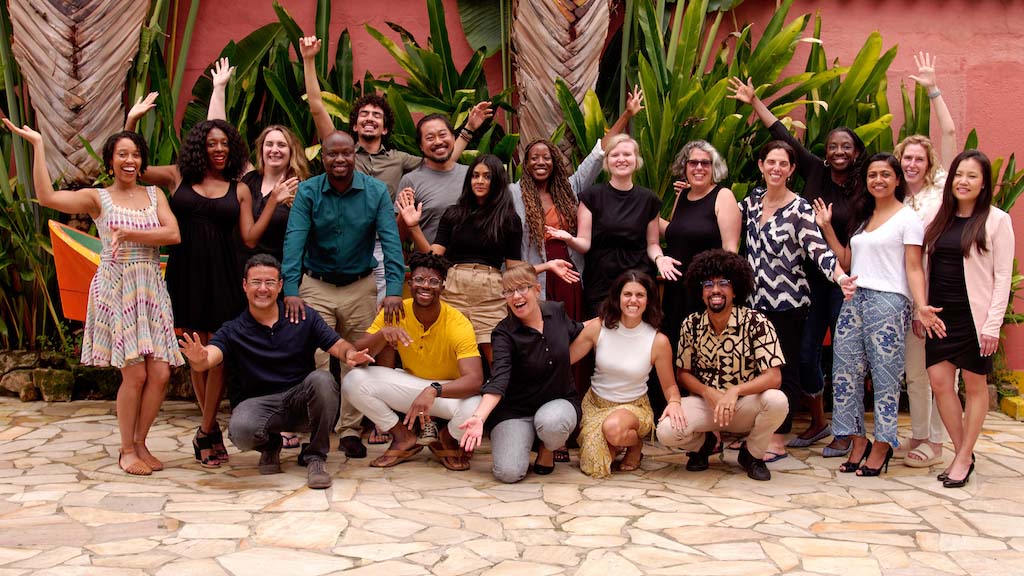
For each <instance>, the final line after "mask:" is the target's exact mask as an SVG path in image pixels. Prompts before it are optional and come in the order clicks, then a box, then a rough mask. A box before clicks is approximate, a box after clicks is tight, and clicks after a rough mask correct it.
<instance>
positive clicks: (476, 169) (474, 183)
mask: <svg viewBox="0 0 1024 576" xmlns="http://www.w3.org/2000/svg"><path fill="white" fill-rule="evenodd" d="M470 178H471V180H470V183H469V185H470V187H471V188H472V189H473V196H475V197H476V201H477V203H478V204H483V203H484V200H486V199H487V195H488V194H490V192H491V169H490V168H488V167H487V165H486V164H484V163H483V162H481V163H479V164H477V165H476V166H473V174H472V176H471V177H470Z"/></svg>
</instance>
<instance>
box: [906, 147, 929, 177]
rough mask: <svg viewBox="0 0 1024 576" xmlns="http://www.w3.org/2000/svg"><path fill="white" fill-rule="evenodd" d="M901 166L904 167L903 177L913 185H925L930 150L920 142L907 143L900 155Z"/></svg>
mask: <svg viewBox="0 0 1024 576" xmlns="http://www.w3.org/2000/svg"><path fill="white" fill-rule="evenodd" d="M900 167H901V168H903V177H904V178H906V179H907V184H910V185H911V186H915V187H916V186H923V185H924V181H925V178H926V177H927V176H928V169H929V168H931V166H929V165H928V151H927V150H925V148H924V146H921V145H920V144H907V146H906V147H905V148H904V149H903V155H902V156H900Z"/></svg>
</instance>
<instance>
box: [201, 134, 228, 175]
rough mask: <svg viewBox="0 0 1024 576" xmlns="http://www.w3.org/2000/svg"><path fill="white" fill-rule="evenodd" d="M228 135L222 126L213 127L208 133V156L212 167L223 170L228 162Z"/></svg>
mask: <svg viewBox="0 0 1024 576" xmlns="http://www.w3.org/2000/svg"><path fill="white" fill-rule="evenodd" d="M229 151H230V147H229V145H228V135H227V134H225V133H224V131H223V130H221V129H220V128H211V129H210V131H209V132H207V133H206V157H207V159H208V160H209V162H210V168H211V169H212V170H214V171H216V172H221V171H223V170H224V167H225V166H227V164H228V152H229Z"/></svg>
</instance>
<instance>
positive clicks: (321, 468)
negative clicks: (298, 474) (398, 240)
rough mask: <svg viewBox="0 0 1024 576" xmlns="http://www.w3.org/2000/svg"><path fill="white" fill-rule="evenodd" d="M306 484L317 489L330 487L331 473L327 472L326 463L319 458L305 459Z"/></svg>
mask: <svg viewBox="0 0 1024 576" xmlns="http://www.w3.org/2000/svg"><path fill="white" fill-rule="evenodd" d="M306 486H309V487H310V488H314V489H317V490H323V489H324V488H330V487H331V475H330V474H328V473H327V463H326V462H324V461H323V460H321V459H319V458H309V459H307V460H306Z"/></svg>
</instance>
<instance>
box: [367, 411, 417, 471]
mask: <svg viewBox="0 0 1024 576" xmlns="http://www.w3.org/2000/svg"><path fill="white" fill-rule="evenodd" d="M388 434H390V435H391V445H390V446H388V450H400V451H402V452H404V451H406V450H412V449H413V448H415V447H416V440H417V438H416V435H415V434H413V432H412V430H409V428H407V427H406V426H405V425H404V424H402V422H401V420H399V422H398V424H395V425H394V426H392V427H391V429H390V430H388ZM396 459H397V457H396V456H384V455H382V456H379V457H378V458H377V459H376V460H374V461H373V462H372V463H371V464H372V465H373V466H382V467H386V466H388V465H390V464H391V463H392V462H394V461H395V460H396Z"/></svg>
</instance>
